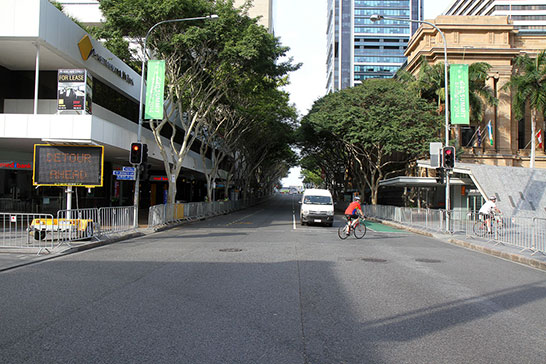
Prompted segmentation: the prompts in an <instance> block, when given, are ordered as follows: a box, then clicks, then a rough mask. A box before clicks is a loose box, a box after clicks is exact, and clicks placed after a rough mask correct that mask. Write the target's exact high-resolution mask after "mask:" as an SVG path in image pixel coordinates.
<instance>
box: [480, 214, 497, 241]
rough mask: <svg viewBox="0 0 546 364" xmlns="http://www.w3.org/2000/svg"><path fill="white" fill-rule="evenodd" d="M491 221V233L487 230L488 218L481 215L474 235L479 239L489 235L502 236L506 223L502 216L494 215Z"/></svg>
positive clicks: (490, 218)
mask: <svg viewBox="0 0 546 364" xmlns="http://www.w3.org/2000/svg"><path fill="white" fill-rule="evenodd" d="M489 221H490V222H491V231H490V232H489V231H488V229H487V218H486V217H485V216H483V215H480V217H479V219H478V220H477V221H476V222H475V223H474V228H473V230H474V234H476V235H477V236H479V237H484V236H486V235H487V234H497V235H500V234H502V232H503V229H504V223H503V222H502V215H501V214H492V215H490V216H489Z"/></svg>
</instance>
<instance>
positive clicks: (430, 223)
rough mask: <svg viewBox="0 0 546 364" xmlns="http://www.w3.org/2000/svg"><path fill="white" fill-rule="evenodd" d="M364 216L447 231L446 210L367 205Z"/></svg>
mask: <svg viewBox="0 0 546 364" xmlns="http://www.w3.org/2000/svg"><path fill="white" fill-rule="evenodd" d="M364 215H365V216H370V217H375V218H377V219H381V220H390V221H393V222H397V223H399V224H403V225H408V226H418V227H422V228H425V229H427V230H434V231H445V223H446V218H445V210H432V209H427V208H410V207H398V206H384V205H365V206H364Z"/></svg>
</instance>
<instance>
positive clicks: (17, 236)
mask: <svg viewBox="0 0 546 364" xmlns="http://www.w3.org/2000/svg"><path fill="white" fill-rule="evenodd" d="M53 221H54V219H53V215H51V214H27V213H9V212H8V213H0V224H1V230H0V247H2V248H41V249H46V248H47V249H52V248H53V247H54V240H53V239H52V238H49V239H47V238H46V231H47V229H48V226H49V225H50V224H52V223H53Z"/></svg>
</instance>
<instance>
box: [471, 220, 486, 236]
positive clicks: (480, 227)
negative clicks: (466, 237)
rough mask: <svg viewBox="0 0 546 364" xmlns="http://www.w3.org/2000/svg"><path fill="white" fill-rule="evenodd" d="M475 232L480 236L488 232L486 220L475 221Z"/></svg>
mask: <svg viewBox="0 0 546 364" xmlns="http://www.w3.org/2000/svg"><path fill="white" fill-rule="evenodd" d="M474 234H476V235H477V236H479V237H484V236H485V234H487V227H486V225H485V222H484V221H476V222H475V223H474Z"/></svg>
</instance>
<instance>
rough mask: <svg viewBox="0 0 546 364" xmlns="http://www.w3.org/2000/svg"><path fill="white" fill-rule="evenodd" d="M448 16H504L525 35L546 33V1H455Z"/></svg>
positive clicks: (448, 10) (449, 8) (448, 9)
mask: <svg viewBox="0 0 546 364" xmlns="http://www.w3.org/2000/svg"><path fill="white" fill-rule="evenodd" d="M445 14H446V15H482V16H483V15H486V16H489V15H491V16H495V15H504V16H508V18H509V19H510V20H511V22H512V23H513V24H514V27H515V28H516V29H518V30H519V31H520V32H524V33H529V34H532V33H536V34H544V33H546V0H454V1H453V2H452V3H451V5H449V7H448V8H447V10H446V12H445Z"/></svg>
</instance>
